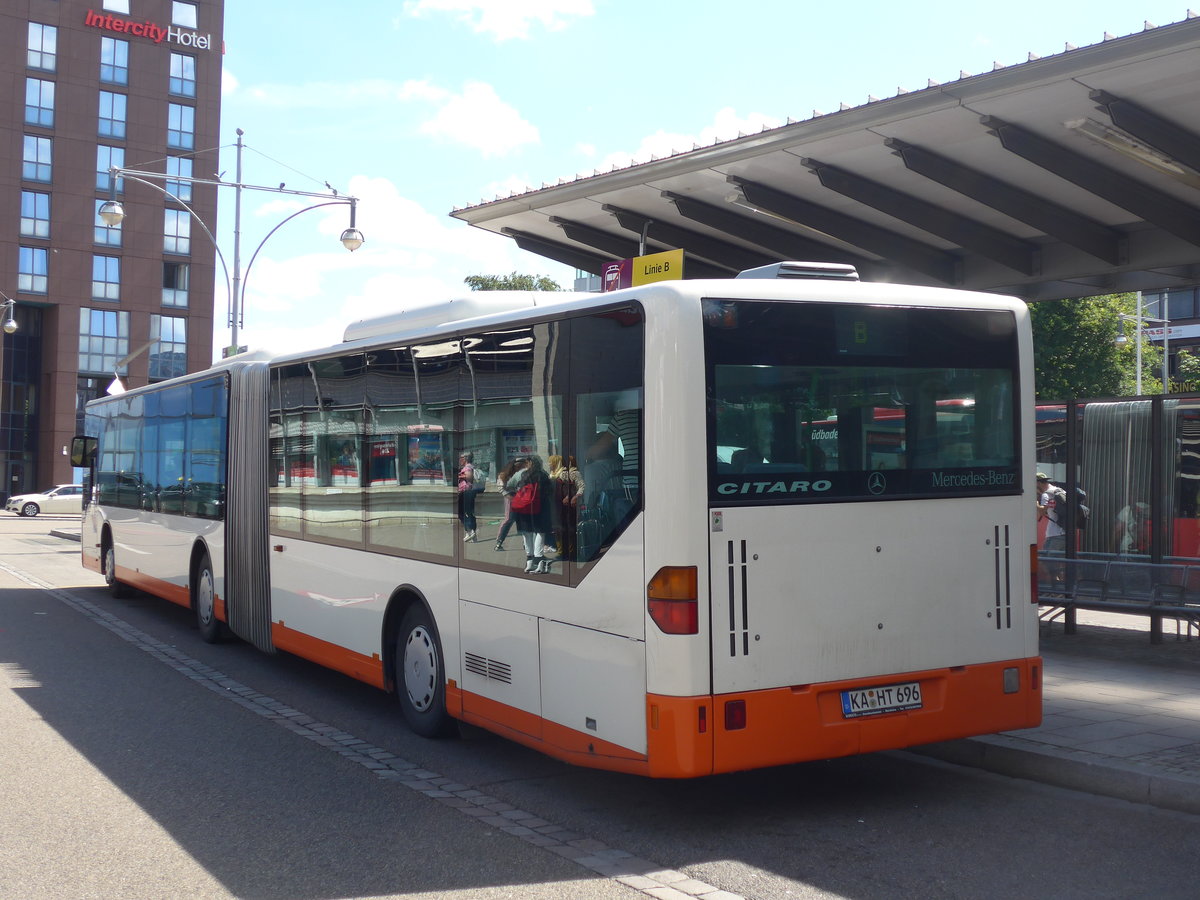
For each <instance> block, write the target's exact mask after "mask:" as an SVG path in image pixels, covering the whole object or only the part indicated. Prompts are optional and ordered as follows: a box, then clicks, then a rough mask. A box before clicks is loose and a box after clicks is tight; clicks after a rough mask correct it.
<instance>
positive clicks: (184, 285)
mask: <svg viewBox="0 0 1200 900" xmlns="http://www.w3.org/2000/svg"><path fill="white" fill-rule="evenodd" d="M190 278H191V266H190V265H189V264H188V263H175V262H164V263H163V292H162V305H163V306H178V307H180V308H186V307H187V305H188V281H189V280H190Z"/></svg>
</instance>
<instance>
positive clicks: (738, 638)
mask: <svg viewBox="0 0 1200 900" xmlns="http://www.w3.org/2000/svg"><path fill="white" fill-rule="evenodd" d="M725 561H726V589H727V591H728V593H727V597H726V607H727V609H728V613H729V655H730V656H749V655H750V567H749V559H748V551H747V549H746V542H745V541H736V542H735V541H729V542H728V544H727V545H726V560H725Z"/></svg>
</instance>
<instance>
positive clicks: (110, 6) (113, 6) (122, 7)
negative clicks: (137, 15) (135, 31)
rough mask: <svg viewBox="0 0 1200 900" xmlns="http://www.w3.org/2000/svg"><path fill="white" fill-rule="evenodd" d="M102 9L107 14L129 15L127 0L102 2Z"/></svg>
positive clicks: (106, 0) (105, 0)
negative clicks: (106, 11) (105, 10)
mask: <svg viewBox="0 0 1200 900" xmlns="http://www.w3.org/2000/svg"><path fill="white" fill-rule="evenodd" d="M102 7H103V8H104V9H107V10H108V11H109V12H115V13H125V15H129V0H104V3H103V4H102Z"/></svg>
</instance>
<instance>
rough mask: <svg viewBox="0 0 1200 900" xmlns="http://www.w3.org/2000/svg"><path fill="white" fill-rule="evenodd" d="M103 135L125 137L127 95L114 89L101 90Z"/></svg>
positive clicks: (101, 133)
mask: <svg viewBox="0 0 1200 900" xmlns="http://www.w3.org/2000/svg"><path fill="white" fill-rule="evenodd" d="M99 134H100V136H101V137H114V138H124V137H125V95H124V94H114V93H113V92H112V91H101V92H100V128H99Z"/></svg>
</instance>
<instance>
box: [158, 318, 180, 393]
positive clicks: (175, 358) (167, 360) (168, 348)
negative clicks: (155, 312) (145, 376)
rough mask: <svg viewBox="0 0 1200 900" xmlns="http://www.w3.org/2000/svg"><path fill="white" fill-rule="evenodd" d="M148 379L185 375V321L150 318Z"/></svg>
mask: <svg viewBox="0 0 1200 900" xmlns="http://www.w3.org/2000/svg"><path fill="white" fill-rule="evenodd" d="M150 340H152V341H155V343H154V344H153V345H151V347H150V379H151V380H152V381H153V380H155V379H160V378H176V377H178V376H180V375H186V374H187V319H183V318H178V317H176V316H151V317H150Z"/></svg>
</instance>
